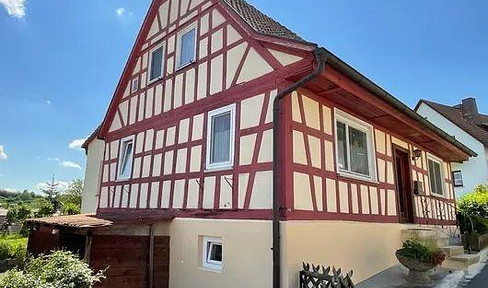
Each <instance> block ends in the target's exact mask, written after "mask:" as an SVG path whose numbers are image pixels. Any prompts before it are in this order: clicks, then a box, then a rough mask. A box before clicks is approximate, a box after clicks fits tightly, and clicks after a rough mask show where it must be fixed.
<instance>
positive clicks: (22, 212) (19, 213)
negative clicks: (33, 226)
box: [7, 204, 32, 224]
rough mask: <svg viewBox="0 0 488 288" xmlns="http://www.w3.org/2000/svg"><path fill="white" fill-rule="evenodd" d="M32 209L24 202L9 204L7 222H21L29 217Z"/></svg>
mask: <svg viewBox="0 0 488 288" xmlns="http://www.w3.org/2000/svg"><path fill="white" fill-rule="evenodd" d="M31 215H32V211H31V209H30V208H29V207H27V205H25V204H14V205H10V206H9V208H8V212H7V222H8V223H9V224H13V223H21V222H23V221H24V220H25V219H27V218H30V217H31Z"/></svg>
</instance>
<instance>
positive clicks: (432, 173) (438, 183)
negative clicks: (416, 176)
mask: <svg viewBox="0 0 488 288" xmlns="http://www.w3.org/2000/svg"><path fill="white" fill-rule="evenodd" d="M427 162H428V168H429V171H428V172H429V180H430V191H431V193H433V194H437V195H444V188H443V185H444V179H443V175H442V165H441V162H440V161H439V160H437V159H434V158H433V157H429V158H428V160H427Z"/></svg>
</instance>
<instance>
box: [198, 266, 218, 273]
mask: <svg viewBox="0 0 488 288" xmlns="http://www.w3.org/2000/svg"><path fill="white" fill-rule="evenodd" d="M198 270H201V271H206V272H212V273H215V274H222V269H212V268H208V267H198Z"/></svg>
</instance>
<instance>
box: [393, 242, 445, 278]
mask: <svg viewBox="0 0 488 288" xmlns="http://www.w3.org/2000/svg"><path fill="white" fill-rule="evenodd" d="M395 256H396V258H397V259H398V261H399V262H400V263H401V264H402V265H403V266H405V267H407V268H408V270H409V272H408V275H407V280H409V281H410V282H413V283H417V284H430V283H431V281H432V280H431V278H430V271H431V270H432V269H434V268H435V267H436V266H437V265H436V264H434V263H425V262H421V261H420V260H417V259H413V258H410V257H405V256H402V255H400V254H399V250H397V251H396V253H395Z"/></svg>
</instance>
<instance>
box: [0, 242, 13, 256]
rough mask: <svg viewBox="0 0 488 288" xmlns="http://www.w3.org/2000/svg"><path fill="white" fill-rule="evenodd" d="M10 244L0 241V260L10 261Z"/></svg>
mask: <svg viewBox="0 0 488 288" xmlns="http://www.w3.org/2000/svg"><path fill="white" fill-rule="evenodd" d="M10 251H11V247H10V244H9V243H7V242H6V241H0V260H7V259H10Z"/></svg>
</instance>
